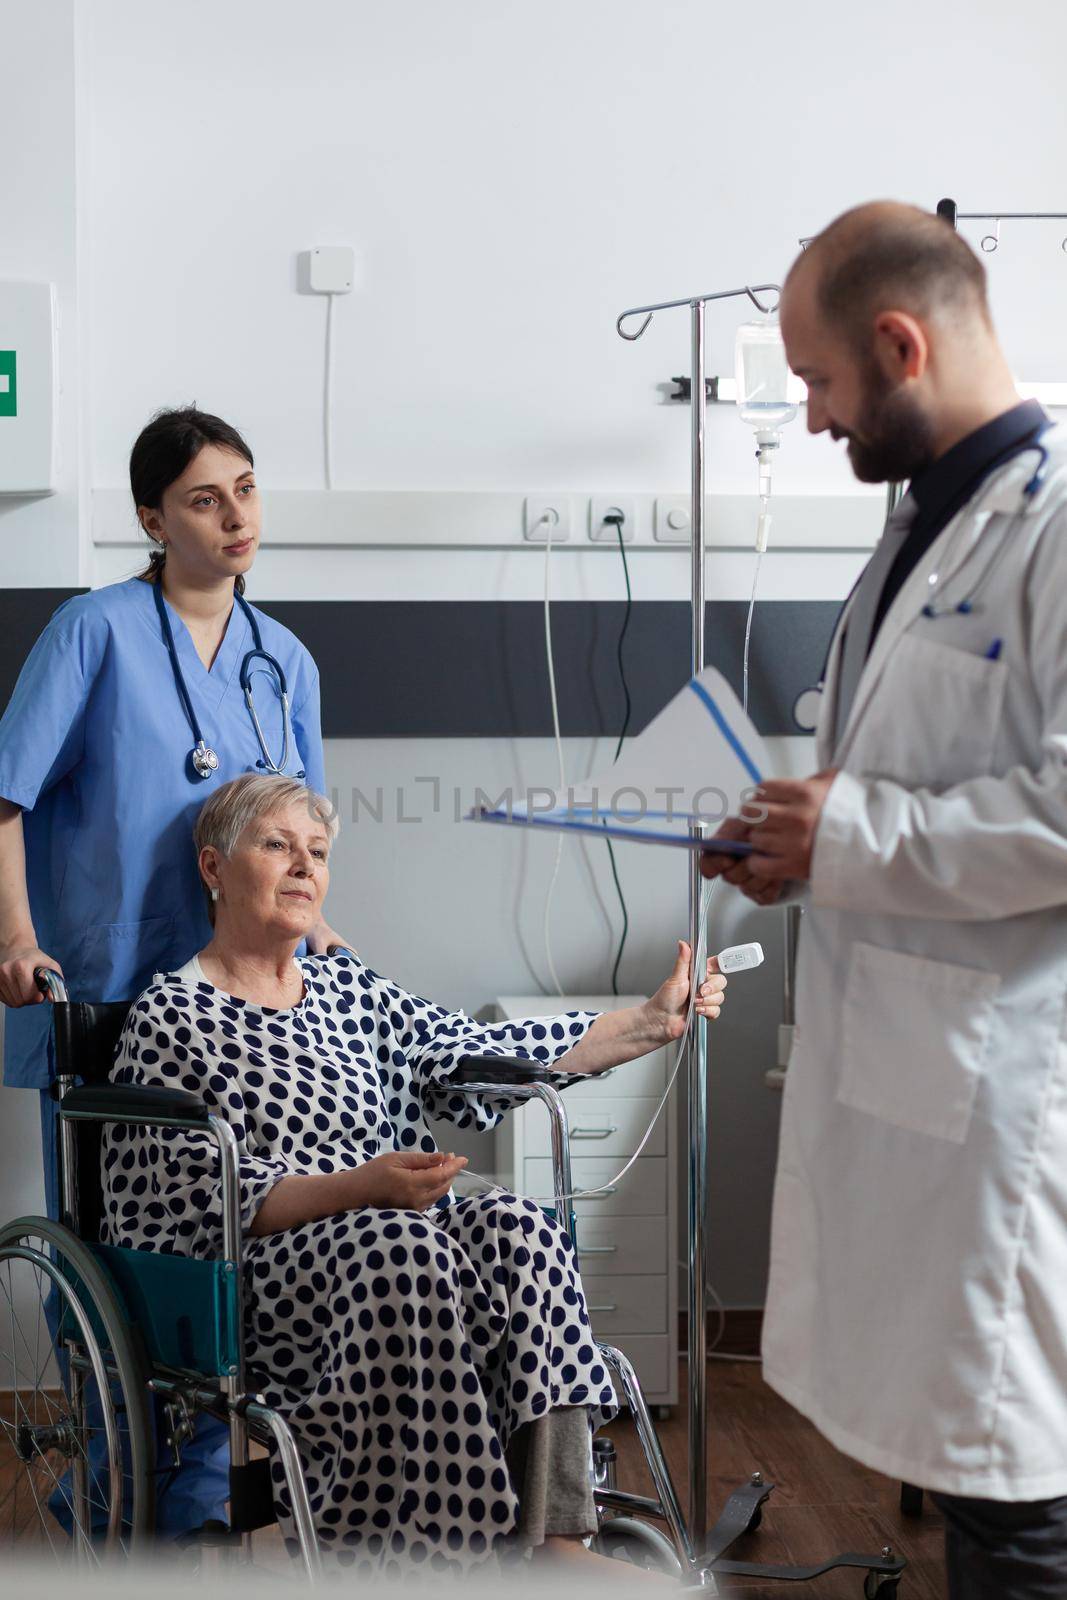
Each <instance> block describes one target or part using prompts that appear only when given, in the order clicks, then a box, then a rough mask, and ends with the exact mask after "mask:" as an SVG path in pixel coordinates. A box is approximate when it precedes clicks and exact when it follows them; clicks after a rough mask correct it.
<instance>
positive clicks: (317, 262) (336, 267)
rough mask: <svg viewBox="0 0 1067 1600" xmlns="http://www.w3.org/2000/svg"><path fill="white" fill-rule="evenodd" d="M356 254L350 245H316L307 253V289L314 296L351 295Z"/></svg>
mask: <svg viewBox="0 0 1067 1600" xmlns="http://www.w3.org/2000/svg"><path fill="white" fill-rule="evenodd" d="M355 276H356V252H355V251H354V250H353V248H352V246H351V245H350V244H317V245H316V246H315V248H314V249H313V250H309V251H308V287H309V288H310V289H311V290H312V291H313V293H315V294H351V292H352V284H353V282H354V281H355Z"/></svg>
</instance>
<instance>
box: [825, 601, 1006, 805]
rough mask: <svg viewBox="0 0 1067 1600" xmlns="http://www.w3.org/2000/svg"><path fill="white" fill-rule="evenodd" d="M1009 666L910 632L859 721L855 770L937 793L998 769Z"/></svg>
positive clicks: (852, 764) (851, 764)
mask: <svg viewBox="0 0 1067 1600" xmlns="http://www.w3.org/2000/svg"><path fill="white" fill-rule="evenodd" d="M1007 675H1008V664H1007V662H1006V661H1004V660H998V661H990V660H989V659H988V658H987V657H985V656H982V655H972V654H971V652H970V651H968V650H963V649H959V648H957V647H955V646H953V645H946V644H941V643H939V642H937V641H936V640H934V639H928V638H923V637H922V636H920V635H919V634H917V633H915V632H909V633H905V634H904V635H903V637H902V638H901V639H900V640H899V641H898V643H897V644H896V645H895V647H894V649H893V651H892V653H891V654H890V656H889V658H888V660H887V661H886V664H885V669H884V674H883V677H882V681H881V683H880V684H879V685H878V688H877V689H876V691H875V701H874V706H875V710H874V711H873V712H872V713H871V714H869V715H867V716H864V717H863V718H861V720H860V722H859V725H858V728H857V733H856V744H855V748H854V751H853V755H852V756H851V758H850V759H849V763H848V765H849V768H850V770H852V771H862V772H864V773H866V774H868V775H869V776H871V777H887V778H892V779H893V780H894V782H896V783H900V784H903V785H904V786H905V788H920V787H923V788H925V787H930V788H933V789H936V790H938V791H940V790H943V789H947V788H949V787H950V786H951V785H952V784H955V783H962V782H964V781H965V780H966V779H967V778H974V777H979V776H984V774H985V773H987V772H989V771H990V770H991V768H992V765H993V757H994V753H995V747H996V740H997V734H998V732H999V730H1000V723H1001V712H1002V709H1003V705H1004V690H1005V686H1006V684H1007Z"/></svg>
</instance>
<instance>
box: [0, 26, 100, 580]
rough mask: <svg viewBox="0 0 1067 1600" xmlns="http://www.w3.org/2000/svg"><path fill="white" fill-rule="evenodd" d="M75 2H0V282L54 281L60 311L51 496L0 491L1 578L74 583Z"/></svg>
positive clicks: (79, 476)
mask: <svg viewBox="0 0 1067 1600" xmlns="http://www.w3.org/2000/svg"><path fill="white" fill-rule="evenodd" d="M74 10H75V8H74V0H49V3H48V4H47V5H32V6H28V5H25V4H24V3H21V0H0V61H2V62H3V71H2V84H0V280H2V279H6V278H13V279H28V280H35V281H39V282H45V283H54V284H55V285H56V289H57V316H58V329H59V331H58V349H59V362H58V381H59V396H58V411H57V423H58V426H57V459H58V467H59V490H58V493H56V494H54V495H47V496H42V497H32V498H31V497H25V496H21V495H0V583H3V584H4V585H5V586H11V587H21V586H33V585H37V584H41V585H49V584H57V585H69V584H77V583H78V582H79V581H80V577H79V574H80V548H84V543H85V539H86V538H87V526H88V524H87V522H86V531H82V530H80V517H81V513H82V508H83V507H85V508H87V507H88V494H87V488H88V485H87V482H86V480H85V475H84V473H82V472H81V470H80V459H79V452H80V433H79V379H80V373H79V363H78V343H79V327H78V282H77V236H78V203H77V155H76V139H75V122H76V111H77V89H76V83H75V46H76V38H75V27H74Z"/></svg>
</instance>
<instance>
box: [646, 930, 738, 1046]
mask: <svg viewBox="0 0 1067 1600" xmlns="http://www.w3.org/2000/svg"><path fill="white" fill-rule="evenodd" d="M692 959H693V951H692V947H691V946H690V945H688V944H687V943H686V941H685V940H684V939H679V940H678V957H677V960H676V961H675V963H674V971H673V972H672V973H671V975H670V977H669V978H668V979H667V980H666V982H665V983H661V984H660V986H659V988H658V989H657V990H656V992H655V994H654V995H652V997H651V998H650V999H649V1000H646V1001H645V1008H646V1010H647V1012H648V1015H649V1020H650V1023H651V1025H652V1027H653V1029H654V1030H655V1031H658V1032H660V1033H661V1035H662V1037H663V1038H664V1039H668V1040H669V1039H678V1038H680V1037H681V1036H682V1034H683V1033H684V1032H685V1019H686V1015H687V1013H688V1010H689V968H690V965H691V963H692ZM725 991H726V979H725V978H724V977H723V976H722V975H721V973H720V972H719V964H718V961H717V960H716V959H715V957H714V956H709V957H708V967H707V973H706V975H705V978H704V982H703V983H702V984H701V985H700V989H699V990H698V992H697V997H696V1004H695V1005H694V1007H693V1009H694V1011H695V1012H696V1014H697V1016H698V1017H707V1019H708V1021H709V1022H714V1021H715V1019H716V1017H718V1015H719V1013H720V1011H721V1010H722V1008H723V1006H724V1005H725V1004H726V993H725Z"/></svg>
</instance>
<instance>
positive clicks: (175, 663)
mask: <svg viewBox="0 0 1067 1600" xmlns="http://www.w3.org/2000/svg"><path fill="white" fill-rule="evenodd" d="M152 593H153V595H154V597H155V602H156V610H157V612H158V613H159V625H160V628H161V629H162V632H163V642H164V643H165V645H166V647H167V654H168V655H169V656H170V664H171V667H172V669H173V672H174V683H175V687H176V688H177V690H178V698H179V700H180V701H181V703H182V706H183V707H184V710H185V715H186V717H187V718H188V721H189V727H190V729H191V731H192V735H193V739H194V740H195V743H194V745H193V748H192V750H190V752H189V765H190V767H191V768H192V771H193V773H194V774H195V775H196V777H198V778H210V776H211V774H212V773H213V772H217V771H218V770H219V758H218V755H217V754H216V753H215V751H214V750H212V748H211V746H210V745H209V744H208V743H207V742H206V740H205V739H204V735H203V734H202V733H201V731H200V723H199V721H198V720H197V715H196V711H195V709H194V707H193V702H192V698H191V696H190V694H189V690H188V687H187V685H186V682H185V675H184V673H183V672H182V669H181V663H180V662H179V660H178V652H177V649H176V648H175V644H174V632H173V629H172V628H171V625H170V618H169V617H168V615H167V607H166V603H165V601H164V598H163V575H162V573H161V572H157V574H156V579H155V582H154V583H153V584H152ZM233 597H234V600H235V601H236V602H237V604H238V605H239V606H240V607H241V610H242V611H243V612H244V614H245V617H246V618H247V621H248V626H249V628H250V629H251V631H252V642H253V645H254V648H253V649H251V650H249V651H247V652H246V654H245V657H244V659H243V661H242V662H241V689H242V691H243V692H244V697H245V705H246V706H247V707H248V715H249V716H250V717H251V719H252V726H253V728H254V729H255V733H256V740H257V742H258V744H259V748H260V751H261V752H262V754H261V758H260V759H259V760H258V761H257V762H256V766H257V767H261V768H263V770H264V771H266V772H273V773H276V774H277V775H278V776H279V777H282V776H284V775H285V769H286V767H287V766H288V765H289V734H290V729H291V726H292V723H291V720H290V717H289V690H288V686H287V685H286V681H285V673H284V672H283V671H282V668H281V664H280V662H278V661H276V660H275V658H274V657H273V656H272V655H270V654H269V653H268V652H267V651H266V650H264V648H263V639H262V636H261V635H260V631H259V624H258V622H257V621H256V616H255V612H254V611H253V610H252V607H251V606H250V605H249V604H248V601H247V600H246V599H245V597H244V595H242V594H238V593H237V591H236V589H235V590H234V596H233ZM257 661H261V662H262V663H263V666H262V667H261V668H257V667H256V662H257ZM257 670H258V671H262V672H265V673H266V674H267V675H268V676H269V675H270V674H273V675H274V677H275V679H276V688H277V691H278V698H279V700H280V701H281V707H282V755H281V761H280V762H278V763H275V761H274V759H273V757H272V756H271V753H270V751H269V750H268V749H267V741H266V738H265V737H264V734H263V729H262V727H261V726H260V721H259V717H258V716H257V715H256V706H255V701H254V700H253V698H252V675H253V673H254V672H256V671H257ZM296 776H297V777H298V778H304V777H306V776H307V774H306V773H304V772H302V771H301V772H298V773H297V774H296Z"/></svg>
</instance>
